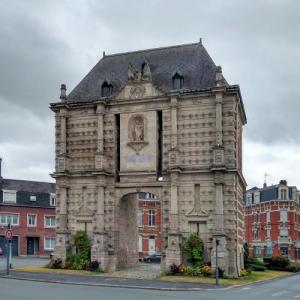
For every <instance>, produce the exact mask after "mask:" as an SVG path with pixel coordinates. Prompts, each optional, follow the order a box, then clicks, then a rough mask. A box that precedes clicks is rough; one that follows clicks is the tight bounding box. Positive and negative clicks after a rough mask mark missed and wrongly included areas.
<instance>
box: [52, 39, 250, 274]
mask: <svg viewBox="0 0 300 300" xmlns="http://www.w3.org/2000/svg"><path fill="white" fill-rule="evenodd" d="M145 62H147V68H146V69H147V70H146V71H145ZM174 72H177V73H178V72H179V73H180V74H181V76H182V84H181V85H178V86H176V87H175V88H174V84H173V78H172V76H173V74H174ZM104 82H109V83H110V85H111V87H112V88H111V93H109V94H107V95H103V93H102V90H101V89H102V85H103V83H104ZM60 98H61V101H60V102H59V103H53V104H51V109H52V110H53V111H54V112H55V120H56V135H55V137H56V140H55V143H56V169H55V173H54V174H53V177H54V178H55V179H56V184H57V185H56V186H57V229H56V232H57V238H56V247H55V256H56V257H60V258H62V259H65V257H66V253H67V251H69V250H70V237H71V235H72V234H73V233H74V232H75V231H76V230H79V229H82V230H86V232H87V233H88V235H89V237H90V239H91V241H92V253H91V254H92V258H93V259H97V260H99V261H100V262H101V264H102V266H103V267H106V268H108V269H116V268H121V267H125V266H128V265H131V264H133V263H135V261H136V258H137V256H136V255H137V253H136V252H137V251H136V245H137V241H136V237H137V234H136V223H135V222H136V219H135V216H136V209H137V205H136V196H135V195H137V193H139V192H148V193H152V194H155V195H157V196H158V197H159V199H160V204H161V252H162V266H163V267H164V268H167V267H169V265H171V264H172V263H177V264H178V263H181V262H182V259H183V255H182V243H183V240H184V239H185V238H186V237H187V236H188V235H189V234H190V233H192V232H194V233H197V234H199V235H200V237H201V238H202V239H203V241H204V245H205V251H204V253H205V259H206V260H211V262H212V266H213V267H214V262H215V258H216V257H215V255H216V251H215V245H216V240H218V241H219V256H218V258H219V263H220V266H221V268H223V269H224V271H225V272H226V273H229V274H237V273H238V272H239V270H240V268H241V267H242V265H243V262H242V257H243V256H242V255H241V254H242V248H243V247H242V246H243V240H244V221H243V209H242V207H243V201H242V198H243V192H244V190H245V181H244V179H243V176H242V127H243V125H244V124H245V123H246V117H245V112H244V107H243V102H242V98H241V94H240V90H239V87H238V86H235V85H229V84H228V83H227V82H226V81H225V79H224V78H223V75H222V70H221V68H220V67H216V66H215V64H214V63H213V61H212V60H211V58H210V57H209V55H208V54H207V52H206V50H205V48H204V47H203V45H202V44H201V43H196V44H189V45H181V46H174V47H167V48H159V49H151V50H146V51H137V52H132V53H124V54H117V55H109V56H104V57H103V58H102V59H101V60H100V62H99V63H98V64H97V65H96V66H95V67H94V68H93V69H92V70H91V71H90V73H89V74H88V75H87V76H86V77H85V78H84V79H83V80H82V81H81V82H80V83H79V85H78V86H77V87H76V88H75V89H74V90H73V91H72V92H71V93H70V94H69V95H68V96H66V87H65V85H62V87H61V97H60Z"/></svg>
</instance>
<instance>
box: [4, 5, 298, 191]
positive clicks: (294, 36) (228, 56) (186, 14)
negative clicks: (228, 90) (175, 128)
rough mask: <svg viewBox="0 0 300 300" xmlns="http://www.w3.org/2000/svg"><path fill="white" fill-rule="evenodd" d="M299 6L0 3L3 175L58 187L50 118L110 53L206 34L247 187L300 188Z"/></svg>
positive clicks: (52, 123) (195, 37) (193, 40)
mask: <svg viewBox="0 0 300 300" xmlns="http://www.w3.org/2000/svg"><path fill="white" fill-rule="evenodd" d="M299 11H300V1H297V0H294V1H292V0H281V1H279V0H272V1H271V0H269V1H268V0H261V1H255V0H252V1H243V0H240V1H238V0H226V1H225V0H215V1H209V0H206V1H200V0H194V1H192V0H191V1H189V0H185V1H177V0H165V1H161V0H132V1H131V0H128V1H122V0H119V1H116V0H109V1H108V0H107V1H104V0H103V1H102V0H76V1H74V0H71V1H69V0H49V1H47V0H26V1H25V0H0V156H1V157H2V158H3V164H2V175H3V177H5V178H18V179H29V180H42V181H50V180H52V179H51V177H50V176H49V173H51V172H52V171H53V170H54V116H53V113H52V112H51V111H50V110H49V103H50V102H56V101H58V97H59V86H60V83H66V84H67V88H68V91H70V90H71V89H73V88H74V87H75V85H76V84H77V83H78V82H79V81H80V80H81V79H82V77H83V76H84V75H85V74H86V73H87V72H88V71H89V70H90V69H91V68H92V67H93V66H94V65H95V64H96V63H97V61H98V60H99V59H100V58H101V57H102V52H103V51H106V53H107V54H110V53H116V52H123V51H131V50H139V49H146V48H153V47H160V46H169V45H176V44H182V43H192V42H196V41H198V40H199V38H200V37H202V40H203V44H204V46H205V47H206V49H207V50H208V52H209V53H210V55H211V56H212V58H213V59H214V61H215V63H216V64H218V65H222V67H223V73H224V75H225V77H226V79H227V81H228V82H229V83H230V84H239V85H240V86H241V91H242V95H243V99H244V103H245V108H246V113H247V117H248V124H247V125H246V127H245V130H244V175H245V178H246V180H247V182H248V186H249V187H251V186H253V185H262V183H263V179H264V173H268V174H270V176H269V177H268V183H277V182H278V181H279V179H281V178H285V179H287V180H288V182H289V184H293V185H297V186H298V188H300V172H299V170H300V155H299V146H300V133H299V112H300V96H299V94H300V92H299V86H300V67H299V64H300V18H299Z"/></svg>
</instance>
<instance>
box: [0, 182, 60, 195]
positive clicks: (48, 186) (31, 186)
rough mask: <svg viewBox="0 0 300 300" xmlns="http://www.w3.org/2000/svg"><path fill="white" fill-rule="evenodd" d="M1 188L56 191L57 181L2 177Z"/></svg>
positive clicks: (40, 191)
mask: <svg viewBox="0 0 300 300" xmlns="http://www.w3.org/2000/svg"><path fill="white" fill-rule="evenodd" d="M0 188H1V189H3V190H14V191H18V192H34V193H48V194H50V193H55V183H50V182H39V181H28V180H16V179H1V180H0Z"/></svg>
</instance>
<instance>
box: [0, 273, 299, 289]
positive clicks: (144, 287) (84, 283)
mask: <svg viewBox="0 0 300 300" xmlns="http://www.w3.org/2000/svg"><path fill="white" fill-rule="evenodd" d="M296 275H299V273H294V274H288V275H286V276H283V277H277V278H270V279H265V280H261V281H257V282H251V283H247V284H240V285H232V286H228V287H216V288H204V287H195V288H193V287H188V288H184V287H178V288H177V287H158V286H147V285H130V284H112V283H88V282H76V281H60V280H54V279H53V280H49V279H37V278H27V277H22V276H15V275H8V276H7V275H0V278H4V279H14V280H21V281H31V282H44V283H54V284H67V285H78V286H91V287H114V288H123V289H139V290H154V291H186V292H187V291H191V292H192V291H225V290H230V289H236V288H243V287H249V286H255V285H261V284H264V283H267V282H270V281H276V280H280V279H284V278H287V277H291V276H296ZM165 282H166V281H165Z"/></svg>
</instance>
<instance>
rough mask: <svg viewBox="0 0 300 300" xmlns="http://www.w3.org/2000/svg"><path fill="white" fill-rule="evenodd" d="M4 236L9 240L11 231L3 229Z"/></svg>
mask: <svg viewBox="0 0 300 300" xmlns="http://www.w3.org/2000/svg"><path fill="white" fill-rule="evenodd" d="M5 237H6V239H7V240H11V239H12V231H11V230H10V229H7V230H6V231H5Z"/></svg>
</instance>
